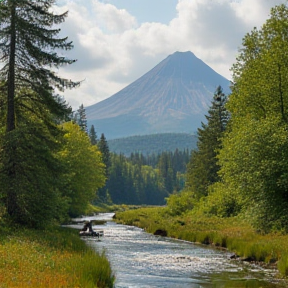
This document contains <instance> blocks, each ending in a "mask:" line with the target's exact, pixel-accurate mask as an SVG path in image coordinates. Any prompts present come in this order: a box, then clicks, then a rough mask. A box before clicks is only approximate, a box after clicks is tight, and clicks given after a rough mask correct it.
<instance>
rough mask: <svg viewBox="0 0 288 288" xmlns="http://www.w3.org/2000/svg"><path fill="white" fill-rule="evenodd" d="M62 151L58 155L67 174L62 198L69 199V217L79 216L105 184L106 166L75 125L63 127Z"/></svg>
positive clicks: (64, 178) (68, 123)
mask: <svg viewBox="0 0 288 288" xmlns="http://www.w3.org/2000/svg"><path fill="white" fill-rule="evenodd" d="M62 126H63V129H64V132H65V135H64V139H63V148H62V150H61V151H60V152H59V153H58V157H59V159H60V161H61V162H62V163H63V165H64V167H65V171H66V175H65V177H63V181H64V183H65V184H66V185H65V187H64V188H63V191H62V193H63V195H64V196H65V197H68V199H70V203H69V204H70V208H69V213H70V215H71V216H78V215H79V214H81V213H83V212H84V211H85V209H86V208H87V205H88V204H89V202H90V201H92V200H93V199H94V198H95V196H96V191H97V189H99V188H101V187H102V186H103V185H104V183H105V170H104V169H105V165H104V164H103V162H102V159H101V153H100V151H99V149H98V148H97V146H95V145H91V142H90V139H89V136H88V135H87V133H86V132H84V131H82V130H81V129H80V127H79V126H78V125H77V124H74V123H72V122H67V123H64V124H63V125H62Z"/></svg>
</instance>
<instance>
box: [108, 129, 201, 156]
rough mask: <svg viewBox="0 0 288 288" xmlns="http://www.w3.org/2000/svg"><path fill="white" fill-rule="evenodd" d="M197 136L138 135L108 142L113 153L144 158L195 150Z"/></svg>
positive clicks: (179, 134) (174, 134)
mask: <svg viewBox="0 0 288 288" xmlns="http://www.w3.org/2000/svg"><path fill="white" fill-rule="evenodd" d="M196 143H197V135H194V134H187V133H158V134H151V135H141V136H140V135H138V136H131V137H125V138H119V139H111V140H108V145H109V148H110V151H111V152H114V153H116V154H124V155H125V156H130V154H131V153H141V154H143V155H144V156H146V155H151V154H160V153H162V152H169V151H170V152H174V151H175V150H176V149H178V150H181V151H183V150H186V149H188V150H193V149H195V148H196Z"/></svg>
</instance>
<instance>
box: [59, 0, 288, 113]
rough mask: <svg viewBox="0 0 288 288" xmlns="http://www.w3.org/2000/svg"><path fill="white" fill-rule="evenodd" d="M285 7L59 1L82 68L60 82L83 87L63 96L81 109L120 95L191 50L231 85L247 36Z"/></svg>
mask: <svg viewBox="0 0 288 288" xmlns="http://www.w3.org/2000/svg"><path fill="white" fill-rule="evenodd" d="M281 3H287V1H286V0H253V1H252V0H58V1H56V6H55V12H56V13H60V12H63V11H66V10H68V11H69V15H68V18H67V19H66V21H65V23H64V24H62V25H61V26H60V28H61V33H62V35H63V36H68V37H69V39H70V40H72V41H73V43H74V46H75V48H74V49H73V50H72V51H71V52H69V53H68V54H65V55H67V56H68V57H70V58H73V59H77V60H78V61H77V62H76V63H75V64H73V65H71V66H68V67H64V68H61V69H60V71H59V72H60V74H61V76H64V77H66V78H68V79H73V80H84V81H83V83H82V85H81V87H80V88H77V89H74V90H68V91H66V92H65V94H64V96H65V98H66V99H67V101H68V102H69V104H70V105H71V106H72V107H73V108H74V109H76V108H78V107H79V106H80V105H81V104H84V106H85V107H87V106H89V105H92V104H95V103H97V102H99V101H101V100H104V99H105V98H107V97H110V96H112V95H113V94H114V93H116V92H118V91H119V90H121V89H123V88H124V87H125V86H127V85H129V84H130V83H132V82H133V81H135V80H136V79H138V78H139V77H141V76H142V75H143V74H145V73H146V72H148V71H149V70H150V69H152V68H153V67H155V66H156V65H157V64H158V63H159V62H160V61H162V60H163V59H165V58H166V57H167V56H169V55H170V54H173V53H174V52H176V51H180V52H185V51H191V52H193V53H194V54H195V55H196V56H197V57H198V58H200V59H201V60H203V61H204V62H205V63H206V64H207V65H209V66H210V67H211V68H212V69H214V70H215V71H216V72H218V73H219V74H221V75H222V76H224V77H226V78H227V79H229V80H231V72H230V68H231V66H232V65H233V63H234V62H235V59H236V57H237V54H238V49H239V48H240V47H241V43H242V39H243V37H244V35H245V34H246V33H248V32H250V31H251V30H252V29H253V27H255V26H256V27H261V25H262V24H263V23H264V22H265V21H266V19H268V17H269V12H270V9H271V8H272V7H274V6H275V5H277V4H281Z"/></svg>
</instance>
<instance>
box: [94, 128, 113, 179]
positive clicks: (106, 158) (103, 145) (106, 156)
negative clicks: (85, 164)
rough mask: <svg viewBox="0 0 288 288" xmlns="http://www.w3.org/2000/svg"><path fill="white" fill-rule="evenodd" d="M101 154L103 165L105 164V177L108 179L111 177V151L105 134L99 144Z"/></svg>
mask: <svg viewBox="0 0 288 288" xmlns="http://www.w3.org/2000/svg"><path fill="white" fill-rule="evenodd" d="M97 146H98V148H99V150H100V152H101V154H102V160H103V163H104V164H105V167H106V168H105V175H106V177H108V175H109V167H110V151H109V146H108V142H107V140H106V137H105V135H104V133H102V134H101V137H100V140H99V142H98V144H97Z"/></svg>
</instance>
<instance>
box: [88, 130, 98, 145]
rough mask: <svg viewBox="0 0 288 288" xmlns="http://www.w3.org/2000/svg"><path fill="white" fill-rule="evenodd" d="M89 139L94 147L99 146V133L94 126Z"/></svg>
mask: <svg viewBox="0 0 288 288" xmlns="http://www.w3.org/2000/svg"><path fill="white" fill-rule="evenodd" d="M89 138H90V141H91V144H92V145H97V133H96V131H95V128H94V125H92V126H91V128H90V131H89Z"/></svg>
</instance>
